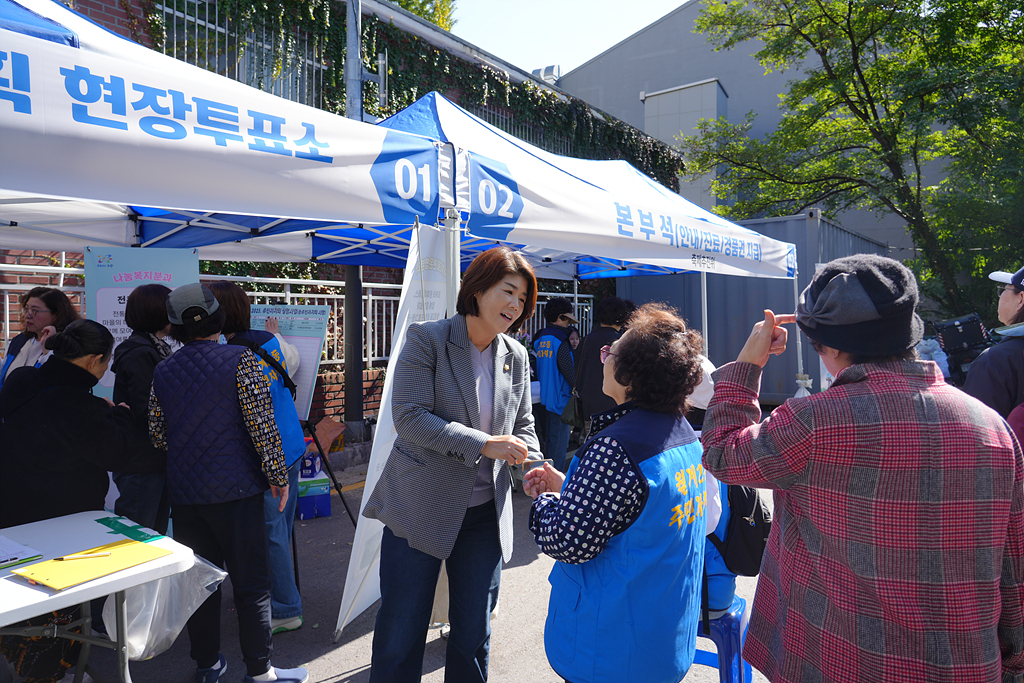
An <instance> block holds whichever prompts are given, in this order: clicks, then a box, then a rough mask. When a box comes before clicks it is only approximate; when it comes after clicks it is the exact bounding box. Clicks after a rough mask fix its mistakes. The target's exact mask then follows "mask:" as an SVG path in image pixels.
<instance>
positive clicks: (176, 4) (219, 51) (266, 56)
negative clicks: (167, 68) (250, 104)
mask: <svg viewBox="0 0 1024 683" xmlns="http://www.w3.org/2000/svg"><path fill="white" fill-rule="evenodd" d="M156 7H157V8H158V9H159V10H160V11H162V12H163V21H164V27H165V28H164V32H165V34H164V35H165V39H164V44H163V45H162V46H157V49H158V50H161V49H162V50H163V52H164V54H167V55H170V56H172V57H174V58H176V59H180V60H181V61H183V62H188V63H189V64H194V65H196V66H199V67H201V68H203V69H206V70H207V71H212V72H214V73H216V74H220V75H221V76H227V77H228V78H232V79H234V80H236V81H241V82H242V83H245V84H246V85H250V86H252V87H254V88H258V89H260V90H263V91H265V92H269V93H273V94H274V95H277V96H278V97H283V98H284V99H287V100H291V101H293V102H301V103H302V104H306V105H309V106H311V107H319V106H320V105H321V104H322V102H321V98H322V90H323V75H324V64H323V61H322V59H321V56H322V54H323V48H322V45H321V44H320V41H319V40H318V39H316V38H311V37H310V36H309V35H307V34H305V33H303V32H301V31H298V30H296V29H294V28H293V29H291V30H289V31H286V32H285V33H284V35H281V34H278V33H276V32H274V31H272V30H268V28H267V27H259V28H256V29H254V30H253V31H252V32H250V33H249V34H248V35H246V36H245V37H244V38H240V37H239V36H238V33H237V31H236V28H235V27H234V26H232V24H231V20H230V18H229V17H228V16H227V15H226V14H225V13H223V12H221V11H220V8H219V7H218V4H217V3H216V2H201V1H198V0H173V1H172V2H164V3H157V5H156ZM275 47H276V48H278V49H276V50H275Z"/></svg>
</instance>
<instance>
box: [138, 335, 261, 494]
mask: <svg viewBox="0 0 1024 683" xmlns="http://www.w3.org/2000/svg"><path fill="white" fill-rule="evenodd" d="M246 351H247V349H246V348H245V347H244V346H223V345H220V344H218V343H216V342H212V341H192V342H189V343H188V344H185V346H183V347H182V348H181V349H179V350H178V351H177V352H175V353H172V354H171V355H170V356H168V357H167V358H165V359H164V360H162V361H161V362H160V363H159V364H158V365H157V366H156V370H155V371H154V373H153V391H154V392H156V397H157V400H158V401H159V402H160V407H161V409H162V410H163V413H164V416H165V417H166V419H167V494H168V499H169V500H170V502H171V505H208V504H212V503H225V502H228V501H231V500H239V499H241V498H247V497H249V496H255V495H258V494H262V493H263V492H264V491H266V490H267V489H268V488H270V486H269V484H268V483H267V478H266V476H265V475H264V474H263V469H262V467H261V465H260V456H259V454H258V453H257V452H256V448H255V447H254V446H253V444H252V438H251V437H250V436H249V432H248V430H247V429H246V427H245V421H244V419H243V417H242V407H241V405H239V403H238V382H237V372H238V363H239V361H240V360H241V358H242V354H243V353H245V352H246ZM250 353H251V352H250Z"/></svg>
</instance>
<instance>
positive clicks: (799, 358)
mask: <svg viewBox="0 0 1024 683" xmlns="http://www.w3.org/2000/svg"><path fill="white" fill-rule="evenodd" d="M799 273H800V271H799V270H795V271H793V310H794V311H796V309H797V306H799V305H800V279H799V278H798V277H797V275H798V274H799ZM803 336H804V335H802V334H801V333H800V328H799V327H798V328H796V373H797V374H798V375H803V374H804V340H803Z"/></svg>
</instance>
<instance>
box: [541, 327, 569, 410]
mask: <svg viewBox="0 0 1024 683" xmlns="http://www.w3.org/2000/svg"><path fill="white" fill-rule="evenodd" d="M563 343H566V344H567V343H569V333H568V330H566V329H565V328H563V327H558V326H557V325H552V326H549V327H545V328H544V329H543V330H541V331H540V332H538V333H537V338H536V339H535V340H534V342H533V350H534V351H536V352H537V379H539V380H540V402H541V403H542V404H544V407H545V408H547V409H548V410H550V411H551V412H552V413H558V414H559V415H561V414H562V411H563V410H565V406H566V405H567V404H568V403H569V397H570V396H571V395H572V387H571V386H569V383H568V382H566V381H565V377H563V376H562V373H561V372H559V371H558V349H559V347H561V346H562V344H563Z"/></svg>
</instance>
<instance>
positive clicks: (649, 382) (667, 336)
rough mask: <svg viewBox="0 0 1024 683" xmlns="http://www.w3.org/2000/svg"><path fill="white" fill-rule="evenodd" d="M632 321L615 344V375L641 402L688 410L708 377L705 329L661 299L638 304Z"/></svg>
mask: <svg viewBox="0 0 1024 683" xmlns="http://www.w3.org/2000/svg"><path fill="white" fill-rule="evenodd" d="M627 325H628V327H629V329H628V330H627V332H626V333H625V334H624V335H622V337H621V338H620V339H619V341H618V342H617V343H616V344H615V361H614V362H615V381H616V382H618V383H619V384H621V385H622V386H624V387H626V398H628V399H631V400H634V401H636V403H637V405H638V406H640V407H641V408H646V409H647V410H653V411H655V412H658V413H675V414H677V415H684V414H685V413H686V410H687V408H688V406H687V403H686V399H687V397H688V396H689V395H690V394H692V393H693V390H694V389H695V388H696V387H697V385H698V384H700V381H701V378H702V377H703V373H702V371H701V353H702V350H703V342H702V341H701V336H700V333H699V332H696V331H695V330H691V329H689V328H688V327H687V326H686V321H685V320H683V319H682V318H680V317H679V314H678V311H676V309H674V308H671V307H669V306H666V305H665V304H656V303H652V304H644V305H643V306H641V307H640V308H638V309H636V311H634V312H633V314H632V315H630V317H629V319H628V320H627Z"/></svg>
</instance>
